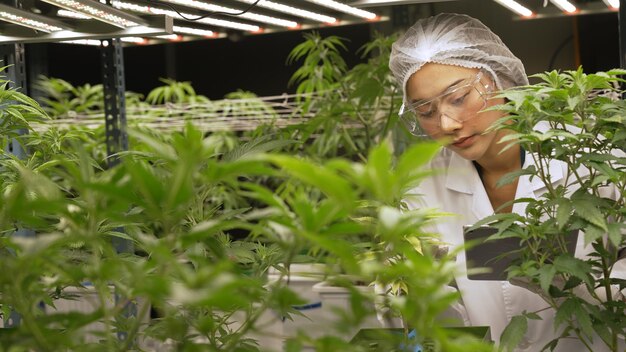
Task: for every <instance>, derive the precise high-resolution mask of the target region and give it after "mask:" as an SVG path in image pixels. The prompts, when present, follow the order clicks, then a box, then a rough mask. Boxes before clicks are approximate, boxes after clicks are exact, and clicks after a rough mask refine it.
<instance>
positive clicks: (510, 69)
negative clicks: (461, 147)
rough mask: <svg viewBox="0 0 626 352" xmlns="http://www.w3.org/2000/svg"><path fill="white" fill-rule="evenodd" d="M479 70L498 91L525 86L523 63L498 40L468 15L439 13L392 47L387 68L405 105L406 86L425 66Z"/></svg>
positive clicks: (424, 20)
mask: <svg viewBox="0 0 626 352" xmlns="http://www.w3.org/2000/svg"><path fill="white" fill-rule="evenodd" d="M428 62H433V63H440V64H448V65H456V66H462V67H467V68H482V69H484V70H485V71H487V72H489V73H490V74H491V76H493V78H494V80H495V83H496V86H497V87H498V88H499V89H506V88H510V87H513V86H519V85H525V84H528V77H527V76H526V72H525V71H524V65H523V64H522V62H521V61H520V60H519V59H518V58H517V57H515V55H513V53H511V51H510V50H509V48H507V47H506V45H505V44H504V43H503V42H502V40H501V39H500V37H498V36H497V35H496V34H494V33H493V32H492V31H491V30H490V29H489V28H488V27H487V26H485V25H484V24H483V23H482V22H480V21H479V20H477V19H475V18H472V17H470V16H467V15H460V14H453V13H442V14H439V15H436V16H433V17H429V18H424V19H421V20H418V21H417V22H416V23H415V24H414V25H413V26H412V27H411V28H409V30H407V32H406V33H405V34H404V35H403V36H402V37H401V38H400V39H398V40H397V41H396V42H395V43H393V46H392V49H391V57H390V59H389V67H390V69H391V72H392V73H393V75H394V76H395V78H396V80H397V81H398V83H401V84H402V92H403V95H404V99H405V101H406V92H405V89H406V83H407V81H408V80H409V78H410V77H411V75H412V74H414V73H415V72H416V71H417V70H419V69H420V68H421V67H422V66H423V65H424V64H425V63H428Z"/></svg>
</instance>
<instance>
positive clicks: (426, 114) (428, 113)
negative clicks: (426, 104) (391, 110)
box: [415, 109, 435, 119]
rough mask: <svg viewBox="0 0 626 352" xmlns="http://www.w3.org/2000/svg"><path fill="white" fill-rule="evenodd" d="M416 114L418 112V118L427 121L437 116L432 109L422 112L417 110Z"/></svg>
mask: <svg viewBox="0 0 626 352" xmlns="http://www.w3.org/2000/svg"><path fill="white" fill-rule="evenodd" d="M415 112H416V114H417V116H418V117H419V118H421V119H427V118H429V117H432V116H433V115H434V114H435V111H434V110H432V109H430V110H426V109H424V110H420V109H417V110H416V111H415Z"/></svg>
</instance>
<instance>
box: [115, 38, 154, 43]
mask: <svg viewBox="0 0 626 352" xmlns="http://www.w3.org/2000/svg"><path fill="white" fill-rule="evenodd" d="M120 40H121V41H123V42H124V43H134V44H146V43H148V40H147V39H146V38H142V37H122V38H120Z"/></svg>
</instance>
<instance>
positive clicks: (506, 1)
mask: <svg viewBox="0 0 626 352" xmlns="http://www.w3.org/2000/svg"><path fill="white" fill-rule="evenodd" d="M494 1H495V2H497V3H499V4H500V5H502V6H504V7H506V8H507V9H509V10H511V11H513V12H515V13H516V14H518V15H520V16H523V17H532V16H533V15H534V13H533V12H532V11H531V10H529V9H527V8H526V7H524V6H522V5H520V4H519V3H518V2H517V1H514V0H494Z"/></svg>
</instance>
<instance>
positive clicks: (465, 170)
mask: <svg viewBox="0 0 626 352" xmlns="http://www.w3.org/2000/svg"><path fill="white" fill-rule="evenodd" d="M390 68H391V70H392V72H393V74H394V76H395V78H396V79H397V81H398V83H400V84H401V86H402V90H403V93H404V104H403V107H402V109H401V112H400V113H401V117H402V118H403V119H404V120H405V121H406V122H407V124H408V127H409V129H410V130H411V132H412V133H414V134H423V135H426V136H428V137H430V138H433V139H437V140H442V141H444V143H445V146H446V148H444V149H442V151H441V152H440V154H439V155H437V156H436V157H435V158H434V159H433V160H432V162H431V164H430V167H431V168H433V169H435V170H442V172H438V173H436V174H435V175H434V176H433V177H431V178H429V179H428V180H426V181H424V182H423V183H422V184H421V185H420V187H419V188H418V189H415V190H413V191H412V192H411V194H413V195H415V196H414V197H409V198H407V201H406V203H407V205H408V206H409V207H410V208H418V207H435V208H439V209H440V210H443V211H446V212H449V213H453V214H456V216H454V217H452V218H446V219H444V220H442V221H440V222H438V223H437V224H436V227H437V228H436V229H435V231H436V232H437V233H439V234H441V236H442V239H443V241H444V242H446V243H449V244H450V245H451V246H459V245H462V244H463V227H464V226H466V225H471V224H474V223H476V222H477V221H478V220H480V219H483V218H485V217H487V216H489V215H492V214H494V213H495V212H515V213H519V214H524V213H525V206H524V204H523V203H515V204H514V205H511V204H512V203H511V201H512V200H514V199H519V198H525V197H533V198H537V197H539V196H540V195H541V194H542V193H543V192H545V185H543V184H542V183H541V182H540V181H538V180H536V179H534V180H533V179H530V178H529V177H528V176H523V177H520V178H519V179H517V180H516V181H515V182H512V183H510V184H508V185H506V186H503V187H499V188H498V187H496V183H497V181H498V180H499V179H500V178H502V177H503V176H504V175H506V174H508V173H510V172H512V171H515V170H519V169H520V168H522V167H526V166H528V165H530V163H532V162H533V161H532V158H531V157H526V153H525V152H524V151H523V150H521V148H520V147H519V146H516V147H514V148H510V149H506V150H505V148H504V147H505V146H506V143H498V141H499V140H500V139H501V138H502V136H503V135H504V134H506V133H507V132H506V131H505V130H498V131H491V132H488V128H489V126H491V125H492V124H493V123H494V122H495V121H496V120H498V119H500V118H502V117H503V112H501V111H497V110H493V111H484V110H485V108H488V107H491V106H494V105H498V104H503V103H504V100H503V99H502V98H495V97H494V94H492V93H494V92H496V91H498V90H502V89H506V88H510V87H513V86H518V85H525V84H528V79H527V77H526V74H525V71H524V66H523V64H522V62H521V61H520V60H519V59H518V58H516V57H515V56H514V55H513V54H512V53H511V51H510V50H509V49H508V48H507V47H506V46H505V44H504V43H503V42H502V41H501V40H500V38H499V37H498V36H497V35H495V34H494V33H493V32H491V30H489V28H487V27H486V26H485V25H484V24H482V23H481V22H480V21H478V20H476V19H474V18H471V17H469V16H466V15H458V14H440V15H437V16H434V17H431V18H427V19H422V20H419V21H418V22H417V23H416V24H415V25H414V26H413V27H411V28H410V29H409V30H408V31H407V32H406V33H405V34H404V36H403V37H401V38H400V39H399V40H398V41H397V42H396V43H394V45H393V48H392V54H391V58H390ZM549 167H550V175H551V177H552V182H553V184H559V182H563V175H564V174H565V171H566V169H565V165H564V164H563V163H560V162H558V161H554V162H553V163H551V164H550V166H549ZM580 242H581V241H579V244H578V246H579V247H580V246H582V244H581V243H580ZM583 250H584V249H583V248H577V254H579V253H582V251H583ZM457 262H458V264H459V267H460V268H465V254H464V253H463V252H461V253H460V255H458V256H457ZM456 284H457V286H458V289H459V291H460V293H461V297H462V300H463V303H464V306H465V309H466V311H467V319H468V322H466V323H469V324H471V325H483V326H490V327H491V334H492V337H493V339H494V340H496V342H498V341H499V339H500V335H501V334H502V331H503V330H504V328H505V327H506V326H507V324H508V323H509V321H510V320H511V318H512V317H514V316H516V315H521V314H522V313H524V312H537V314H538V315H539V316H540V317H541V318H542V319H541V320H529V322H528V331H527V333H526V334H525V336H524V338H523V340H522V342H521V343H520V345H519V346H518V348H517V349H516V350H518V351H540V350H542V349H543V347H545V346H546V345H547V344H549V343H550V342H551V341H552V340H554V339H555V338H557V337H558V336H559V334H558V332H557V331H555V327H554V314H555V312H554V310H552V309H547V308H548V304H547V303H546V302H544V301H543V300H542V299H541V297H540V296H539V295H537V294H535V293H532V292H530V291H529V290H527V289H525V288H522V287H519V286H515V285H512V284H511V283H509V282H507V281H476V280H468V278H467V276H466V275H465V274H460V275H459V276H458V277H457V278H456ZM595 342H596V344H595V345H596V346H598V347H597V349H595V346H594V351H596V350H597V351H602V350H604V349H603V347H602V343H601V341H599V339H598V340H595ZM556 350H557V351H582V350H584V349H583V346H582V345H581V344H580V342H579V341H578V340H576V339H570V338H566V339H562V340H560V341H559V343H558V346H557V348H556Z"/></svg>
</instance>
